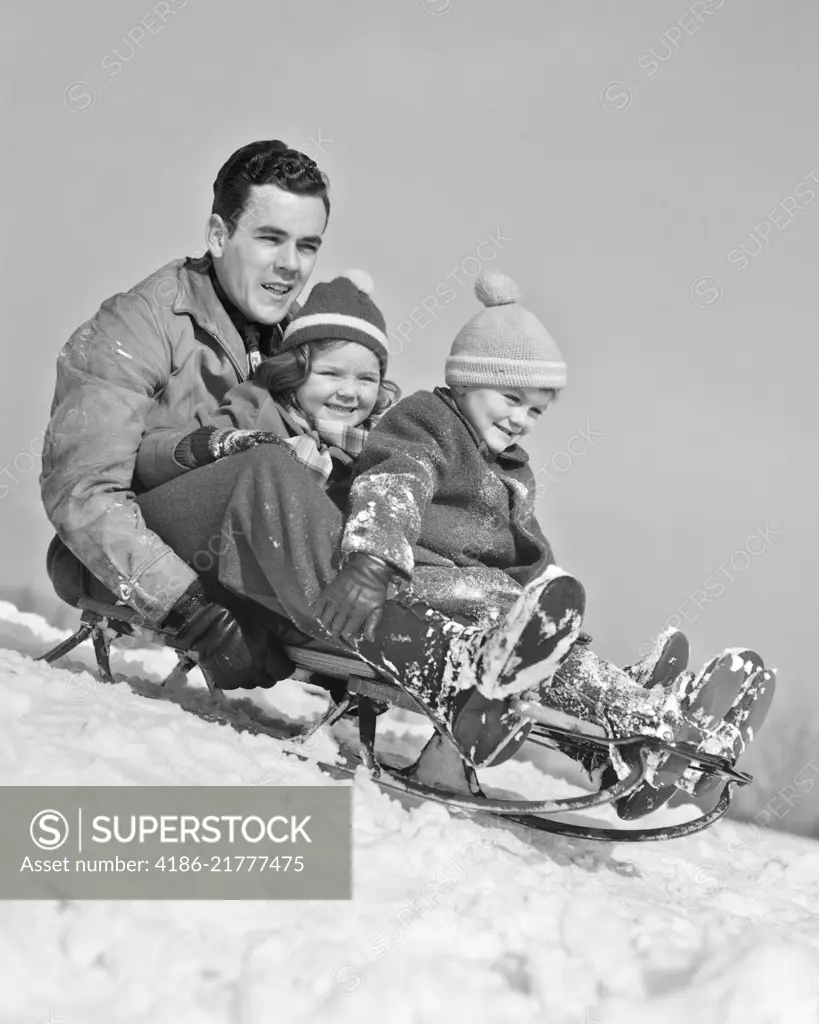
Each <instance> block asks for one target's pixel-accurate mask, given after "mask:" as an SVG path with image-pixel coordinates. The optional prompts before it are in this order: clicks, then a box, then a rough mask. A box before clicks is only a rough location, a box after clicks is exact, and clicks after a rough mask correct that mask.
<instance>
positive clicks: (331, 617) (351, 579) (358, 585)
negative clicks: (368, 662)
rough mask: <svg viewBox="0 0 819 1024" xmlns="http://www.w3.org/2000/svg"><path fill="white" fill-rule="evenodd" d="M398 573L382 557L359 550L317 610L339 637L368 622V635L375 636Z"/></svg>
mask: <svg viewBox="0 0 819 1024" xmlns="http://www.w3.org/2000/svg"><path fill="white" fill-rule="evenodd" d="M395 575H396V572H395V569H393V568H392V566H390V565H387V563H386V562H384V561H383V560H382V559H380V558H376V557H375V556H374V555H367V554H365V553H364V552H363V551H357V552H356V553H355V554H353V555H351V556H350V558H349V559H348V560H347V562H346V563H345V565H344V567H343V569H342V570H341V571H340V572H339V574H338V576H336V578H335V579H334V580H332V581H331V582H330V583H328V584H327V586H326V587H325V588H324V589H323V590H322V592H321V593H320V594H319V596H318V597H317V598H316V600H315V602H314V604H313V612H314V613H315V615H316V617H317V618H318V619H319V621H320V622H321V624H322V625H323V626H324V628H325V629H326V630H327V631H328V632H329V633H330V635H331V636H333V637H335V638H336V639H338V638H339V637H341V636H344V638H345V639H346V640H350V639H352V638H353V637H355V636H357V635H358V634H359V633H360V631H361V627H362V625H365V624H366V628H365V630H364V638H365V639H366V640H370V641H372V640H375V629H376V627H377V626H378V623H379V622H380V620H381V611H382V609H383V607H384V603H385V602H386V600H387V589H388V587H389V585H390V583H392V581H393V579H394V577H395Z"/></svg>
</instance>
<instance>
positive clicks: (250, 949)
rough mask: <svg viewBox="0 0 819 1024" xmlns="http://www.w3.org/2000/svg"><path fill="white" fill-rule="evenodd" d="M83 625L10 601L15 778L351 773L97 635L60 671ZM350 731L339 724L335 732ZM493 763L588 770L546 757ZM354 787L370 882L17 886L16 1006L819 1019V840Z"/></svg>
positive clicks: (513, 1017) (415, 734)
mask: <svg viewBox="0 0 819 1024" xmlns="http://www.w3.org/2000/svg"><path fill="white" fill-rule="evenodd" d="M63 635H64V634H63V633H62V632H61V631H59V630H54V629H53V628H52V627H49V626H47V625H46V624H45V623H44V622H43V620H42V619H40V618H39V617H38V616H35V615H26V614H22V613H20V612H18V611H17V609H16V608H14V606H12V605H9V604H5V603H0V646H2V647H4V648H8V649H5V650H0V693H2V703H3V714H2V716H0V781H2V783H3V784H4V785H18V784H21V785H54V786H61V785H92V784H94V785H147V784H153V785H157V784H173V785H203V784H204V785H237V784H242V785H288V784H290V785H292V784H299V785H349V784H350V783H348V782H339V781H337V780H334V779H331V778H329V777H328V776H326V775H324V774H322V773H321V772H320V771H319V770H318V768H317V767H316V766H315V765H313V764H310V763H307V762H304V761H302V760H300V759H298V758H296V757H293V756H291V755H288V754H286V753H284V752H283V750H282V747H281V746H280V745H279V744H277V743H276V742H275V741H273V740H272V739H270V738H268V737H264V736H258V735H251V734H249V733H243V732H239V731H235V730H233V729H231V728H226V727H222V726H219V725H217V724H213V723H210V722H206V721H203V720H202V719H200V718H197V717H196V716H195V715H192V714H189V713H187V712H186V711H184V710H183V709H182V708H181V707H179V706H178V705H176V704H174V703H171V702H165V701H152V700H145V699H143V698H141V697H140V696H138V695H137V693H135V692H134V689H133V688H132V686H131V685H129V684H128V683H122V684H119V685H116V686H104V685H102V684H100V683H99V682H98V681H97V680H96V678H95V676H94V675H93V674H91V673H90V672H89V671H84V670H83V666H85V668H86V669H88V668H90V666H91V665H92V654H91V652H90V650H86V649H84V648H85V647H87V646H88V645H84V648H81V649H79V650H78V652H75V655H72V659H71V660H70V661H69V660H68V659H66V661H65V662H63V663H61V666H60V667H59V668H49V667H48V666H45V665H43V664H36V663H34V662H33V661H32V660H31V658H30V657H29V655H34V654H39V653H42V652H43V651H44V650H45V649H47V647H48V646H49V644H54V643H55V642H56V641H57V640H58V639H60V638H61V637H62V636H63ZM173 662H174V659H173V657H172V656H171V655H170V654H169V653H168V652H166V651H156V650H154V651H137V650H131V651H125V652H123V653H121V654H118V655H117V656H116V657H115V658H114V659H113V661H112V666H113V668H114V671H115V673H118V674H123V675H127V676H128V677H129V679H130V680H132V681H133V680H139V679H143V680H145V679H147V680H151V679H153V680H155V679H158V678H160V677H161V676H162V675H164V674H165V672H166V671H167V670H168V669H169V668H170V667H172V665H173ZM66 666H69V667H66ZM139 686H140V683H139V682H133V687H134V688H136V689H137V690H138V689H139ZM209 700H210V697H209V695H208V694H207V691H206V690H205V689H204V687H202V701H203V703H207V701H209ZM254 700H257V701H258V702H259V703H260V704H262V705H263V706H264V707H265V709H266V710H268V711H275V712H276V713H278V714H279V715H280V716H286V717H287V718H290V719H293V720H302V719H308V718H310V717H312V716H313V715H314V714H315V713H316V712H317V711H318V710H319V709H320V708H321V707H322V706H323V703H324V702H323V699H322V698H321V697H320V696H319V695H317V694H315V693H311V692H308V691H307V690H305V689H304V688H303V687H301V686H299V685H298V684H296V683H289V682H286V683H282V684H280V685H279V686H277V687H276V688H275V690H273V691H271V692H270V693H268V694H264V695H261V696H259V697H255V696H254ZM346 728H349V727H348V726H346V725H345V726H342V727H341V729H342V730H343V729H346ZM340 734H341V733H338V735H340ZM382 734H383V737H382ZM427 734H428V727H426V726H425V725H424V724H423V723H421V720H420V719H418V718H417V717H412V716H406V715H405V716H404V720H401V719H400V718H399V717H398V716H393V714H392V713H390V718H389V720H388V721H387V722H386V723H385V725H384V726H383V727H382V728H381V730H380V733H379V742H380V743H383V744H384V745H385V747H386V748H387V749H390V750H392V751H399V752H400V751H401V750H402V749H403V750H408V749H409V747H413V748H416V747H418V746H419V745H420V742H421V741H422V739H423V737H424V736H426V735H427ZM335 749H336V741H335V740H334V738H333V737H332V736H329V735H328V736H323V737H321V738H320V740H319V741H318V742H317V744H316V748H315V750H316V753H317V754H319V755H320V756H322V757H323V758H325V759H332V757H333V756H334V751H335ZM550 770H551V769H550ZM490 775H491V776H492V777H491V778H490ZM486 778H487V781H488V782H490V784H491V785H498V786H503V787H504V788H510V789H517V790H518V791H519V792H521V793H523V794H526V795H540V796H543V795H546V794H547V793H551V794H553V795H565V794H567V793H569V792H571V791H573V789H574V783H573V782H572V781H571V780H570V779H569V778H566V777H563V775H562V773H561V772H559V771H558V772H555V773H554V774H552V775H547V774H546V773H545V771H544V765H543V764H535V763H533V762H530V763H522V764H516V763H513V764H507V765H504V766H502V767H500V768H498V769H494V770H493V773H487V776H486ZM353 785H354V789H355V825H354V841H355V851H354V856H355V860H354V878H355V889H354V899H353V900H352V901H351V902H335V903H333V902H326V903H322V902H310V903H289V902H280V903H278V902H261V901H259V902H249V901H248V902H241V901H233V902H222V903H219V902H215V901H214V902H178V903H172V902H161V901H155V902H131V903H129V902H75V901H54V902H45V901H43V902H24V901H18V902H10V903H6V904H4V905H3V909H2V914H0V964H2V975H3V979H4V983H3V985H2V986H0V1020H2V1021H3V1022H4V1024H5V1022H8V1024H24V1022H25V1024H30V1022H35V1021H51V1022H53V1024H57V1022H59V1021H63V1022H65V1024H119V1022H123V1024H125V1022H128V1024H130V1022H140V1024H143V1022H146V1021H150V1022H151V1024H165V1022H168V1024H171V1022H173V1024H188V1022H190V1024H211V1022H213V1024H223V1022H224V1024H227V1022H230V1024H267V1022H268V1021H270V1022H273V1021H275V1022H284V1024H291V1022H292V1024H296V1022H310V1024H321V1022H324V1021H328V1022H329V1021H333V1022H334V1024H346V1022H353V1021H354V1022H356V1024H361V1022H362V1021H363V1022H369V1021H377V1022H379V1024H382V1022H383V1024H386V1022H389V1024H393V1022H394V1024H426V1022H433V1021H439V1020H442V1019H443V1020H447V1021H449V1022H452V1024H456V1022H464V1024H472V1022H484V1021H485V1022H492V1024H494V1022H501V1024H503V1022H507V1021H508V1022H515V1024H529V1022H532V1024H535V1022H537V1024H544V1022H546V1024H552V1022H554V1024H593V1022H598V1024H626V1022H629V1024H642V1022H645V1024H648V1022H651V1024H657V1022H662V1024H666V1022H668V1024H678V1022H679V1024H683V1022H686V1024H687V1022H689V1021H692V1020H696V1021H697V1022H698V1024H755V1022H758V1024H763V1022H764V1024H774V1022H780V1021H781V1022H782V1024H785V1022H787V1024H809V1022H813V1024H815V1022H819V845H817V844H816V843H813V842H811V841H809V840H804V839H797V838H794V837H791V836H787V835H784V834H782V833H774V832H766V831H765V830H761V829H757V828H756V827H754V826H748V825H741V824H736V823H734V822H725V821H723V822H720V823H718V824H717V825H716V826H714V827H713V828H711V829H710V830H708V831H707V832H705V833H702V834H700V835H698V836H691V837H689V838H686V839H681V840H675V841H672V842H669V843H656V844H652V843H646V844H637V845H628V844H622V843H621V844H606V843H591V842H585V841H574V840H567V839H564V838H561V837H553V836H547V835H542V834H539V835H533V834H531V833H529V832H527V831H526V830H524V829H521V828H518V827H516V826H505V827H500V826H497V825H495V824H493V823H492V822H491V821H487V820H485V819H474V820H470V819H466V818H459V817H454V816H452V815H450V814H449V813H448V811H447V810H446V809H444V808H443V807H441V806H438V805H434V804H429V803H423V804H422V803H419V802H417V801H407V802H404V803H402V802H400V801H399V800H397V799H395V798H393V797H392V796H388V795H386V794H385V793H384V792H382V791H381V790H380V789H379V788H378V787H377V786H375V785H374V784H373V783H372V782H371V781H369V780H368V779H367V778H366V777H365V776H364V775H363V774H360V776H359V777H358V778H356V780H355V782H354V784H353ZM593 813H594V814H595V815H597V816H598V817H599V818H600V819H603V820H605V821H607V822H609V823H614V822H615V821H616V819H615V818H614V816H613V814H612V812H610V811H608V810H607V809H606V810H603V811H594V812H593ZM665 815H666V818H665V820H670V819H671V818H672V817H673V818H674V819H676V820H681V819H683V818H685V817H688V816H690V808H679V809H677V810H675V811H672V812H665ZM655 817H656V818H658V819H659V818H661V815H660V814H658V815H656V816H655ZM656 823H658V824H659V823H660V822H659V821H657V822H656Z"/></svg>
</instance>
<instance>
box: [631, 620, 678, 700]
mask: <svg viewBox="0 0 819 1024" xmlns="http://www.w3.org/2000/svg"><path fill="white" fill-rule="evenodd" d="M690 654H691V648H690V645H689V643H688V637H687V636H686V635H685V633H681V632H680V631H679V630H676V631H675V632H674V633H672V634H671V636H669V638H668V639H667V640H666V642H665V644H664V645H663V648H662V650H661V651H660V654H659V656H658V657H657V660H656V662H655V663H654V665H653V666H652V668H651V671H650V672H648V673H647V674H644V673H640V672H638V671H636V669H637V666H636V665H629V666H628V667H627V668H625V669H624V671H625V672H627V673H628V674H629V675H630V676H631V678H632V679H633V680H634V681H635V683H638V684H639V685H640V686H642V687H643V688H644V689H646V690H651V689H653V688H654V687H655V686H669V685H670V684H671V683H673V682H674V680H675V679H677V678H678V677H679V675H680V674H681V673H682V672H684V671H685V669H686V668H687V667H688V658H689V656H690Z"/></svg>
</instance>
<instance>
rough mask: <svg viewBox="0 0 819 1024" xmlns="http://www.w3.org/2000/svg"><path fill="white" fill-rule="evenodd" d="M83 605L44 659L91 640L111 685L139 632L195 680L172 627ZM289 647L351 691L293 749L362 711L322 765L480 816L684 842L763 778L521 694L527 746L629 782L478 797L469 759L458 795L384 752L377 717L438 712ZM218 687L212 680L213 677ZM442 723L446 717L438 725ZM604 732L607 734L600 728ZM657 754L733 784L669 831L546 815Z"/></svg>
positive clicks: (569, 808) (325, 652) (613, 789)
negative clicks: (615, 764) (344, 754)
mask: <svg viewBox="0 0 819 1024" xmlns="http://www.w3.org/2000/svg"><path fill="white" fill-rule="evenodd" d="M78 607H79V608H80V610H81V611H82V616H81V619H80V625H79V628H78V629H77V630H76V632H75V633H74V634H73V635H72V636H70V637H68V638H67V639H66V640H64V641H62V642H61V643H59V644H58V645H57V646H56V647H54V648H52V649H51V650H50V651H48V652H47V653H46V654H43V655H41V656H40V657H39V658H38V659H37V660H38V661H45V662H46V663H48V664H53V663H54V662H56V661H58V660H59V659H60V658H62V657H64V656H65V655H67V654H68V653H70V652H71V651H72V650H74V648H75V647H77V646H78V645H79V644H81V643H82V642H83V641H85V640H87V639H89V638H90V639H91V641H92V644H93V647H94V654H95V657H96V661H97V668H98V671H99V676H100V679H101V680H102V682H104V683H114V682H116V680H115V679H114V676H113V674H112V672H111V664H110V656H109V651H110V644H111V642H112V641H113V640H116V639H118V638H120V637H126V636H127V637H134V638H138V639H142V640H145V641H147V642H149V643H155V644H159V645H161V646H166V647H170V648H171V649H173V650H175V651H176V654H177V657H178V664H177V666H176V667H175V668H174V669H173V671H172V672H171V673H170V674H169V675H168V677H167V678H166V679H165V680H164V681H163V682H162V683H161V684H159V686H160V687H164V688H165V689H166V690H167V691H170V690H173V689H175V688H177V687H179V686H184V685H185V677H186V676H187V673H188V672H189V671H190V670H191V668H193V667H194V666H195V665H196V663H197V658H196V655H195V654H194V653H193V652H192V651H189V650H186V649H184V648H183V647H180V646H179V644H178V643H176V642H175V641H174V638H173V637H172V636H171V635H170V634H169V633H163V631H162V630H161V629H159V628H157V627H156V626H154V625H151V624H149V623H146V622H145V621H144V620H142V619H140V617H139V615H138V613H137V612H135V611H134V610H133V609H131V608H128V607H125V606H122V605H114V604H111V605H108V604H101V603H99V602H96V601H91V600H88V599H81V600H80V601H79V603H78ZM285 651H286V652H287V654H288V656H289V657H290V659H291V661H292V662H293V663H294V665H295V666H296V670H295V672H294V673H293V675H292V678H293V679H296V680H298V681H301V682H305V683H311V682H312V681H314V680H322V681H321V682H318V685H319V686H322V688H323V689H326V688H327V686H326V680H327V679H328V678H329V679H336V680H338V681H339V683H340V684H341V686H343V687H344V691H343V695H342V696H340V698H339V699H338V700H336V699H334V698H333V696H332V694H331V700H330V706H329V707H328V709H327V711H326V712H325V713H324V714H323V715H322V716H321V717H320V718H319V719H318V720H317V721H316V722H315V723H313V724H312V725H310V726H309V727H308V728H307V729H306V730H304V731H303V732H301V733H299V734H298V735H297V736H295V737H292V736H287V735H284V734H283V735H282V736H281V737H280V738H281V739H282V740H284V741H286V742H287V743H288V744H289V745H290V746H289V749H288V752H292V753H294V754H296V755H297V756H300V757H304V758H305V759H306V760H315V759H314V758H310V757H309V756H308V755H307V754H306V753H305V752H303V749H302V752H300V748H305V744H306V743H307V741H308V740H309V739H310V738H311V737H312V736H314V735H315V734H316V733H317V732H318V730H320V729H322V728H324V727H329V726H332V725H333V724H334V723H336V722H338V721H339V720H340V719H341V718H342V717H343V716H345V715H355V716H356V717H357V719H358V733H359V740H360V744H361V752H360V755H359V757H360V761H359V763H358V764H355V763H353V764H348V765H347V766H345V767H344V768H342V769H339V766H337V765H333V766H329V765H324V764H322V763H321V762H318V764H319V767H323V768H326V769H327V770H331V771H333V773H338V772H339V770H340V771H341V772H342V773H343V774H352V773H353V772H354V771H355V770H356V768H357V767H359V766H360V765H361V764H363V765H364V767H365V768H366V769H367V770H368V772H369V774H370V776H371V777H372V778H373V779H374V781H376V782H377V783H378V784H379V785H381V786H384V787H386V788H388V789H392V790H396V791H398V792H403V793H407V794H411V795H413V796H416V797H420V798H422V799H425V800H434V801H436V802H438V803H442V804H445V805H446V806H448V807H450V808H452V809H453V810H459V811H464V812H467V813H470V814H476V813H477V814H488V815H494V816H496V817H501V818H503V819H504V820H505V821H512V822H516V823H518V824H521V825H524V826H526V827H528V828H532V829H536V830H538V831H542V832H550V833H557V834H559V835H564V836H570V837H573V838H579V839H590V840H600V841H607V842H642V841H646V840H660V839H676V838H679V837H681V836H686V835H691V834H693V833H695V832H700V831H702V830H703V829H705V828H708V827H709V826H710V825H712V824H713V823H714V822H715V821H718V820H719V819H720V818H721V817H722V816H723V815H724V814H725V813H726V811H727V810H728V807H729V806H730V802H731V796H732V786H733V785H738V786H747V785H749V784H751V783H752V782H753V778H752V776H750V775H748V774H747V773H744V772H740V771H737V770H736V769H735V768H734V767H733V766H732V765H731V762H730V761H729V760H728V759H727V758H724V757H719V756H716V755H713V754H707V753H702V752H698V751H697V750H696V748H695V747H691V746H687V745H685V744H682V743H676V744H675V743H669V742H666V741H665V740H662V739H659V738H658V737H656V736H648V735H632V736H626V737H620V738H614V737H611V736H606V735H605V734H603V733H602V730H597V727H595V726H590V725H589V724H588V723H582V722H580V721H578V720H574V719H568V716H565V715H562V714H561V713H559V712H554V711H551V710H549V709H547V708H544V707H542V706H540V705H538V704H534V703H532V702H530V701H526V700H523V699H518V700H514V701H513V702H512V710H513V711H514V712H515V713H516V714H518V715H520V716H521V717H522V718H523V719H525V720H527V721H528V722H530V723H531V729H530V731H529V733H528V736H527V738H526V740H525V743H532V744H535V745H537V746H543V747H547V748H551V749H554V744H555V741H562V742H563V743H564V744H565V742H566V741H568V742H570V743H571V744H573V745H577V746H580V747H586V748H587V749H588V748H594V749H597V750H602V751H604V752H608V751H609V750H610V749H611V747H617V748H618V749H619V753H620V755H621V757H622V758H623V760H624V762H625V763H626V764H629V765H631V772H630V774H629V775H628V777H627V778H624V779H619V780H618V781H616V782H615V783H614V784H612V785H610V786H608V787H606V788H601V789H600V790H599V791H598V792H596V793H586V794H583V795H581V796H574V797H566V798H562V799H556V800H521V799H499V798H490V797H486V796H483V795H482V794H481V795H472V794H479V793H480V789H479V784H478V780H477V775H476V772H475V769H474V768H473V767H472V766H471V765H469V764H468V763H467V762H466V761H463V772H464V780H465V782H466V786H465V789H466V790H467V791H466V792H450V791H448V790H446V789H444V788H439V787H436V786H432V785H427V784H423V783H421V782H418V781H416V780H414V779H412V778H411V777H409V776H408V775H407V774H406V771H405V769H403V768H401V767H400V766H396V765H390V764H388V763H386V762H385V761H383V760H381V759H379V758H378V756H377V755H376V751H375V740H376V729H377V719H378V715H379V714H380V713H381V712H383V711H385V710H387V709H388V708H402V709H404V710H407V711H412V712H415V713H417V714H421V715H423V716H424V717H425V718H427V719H429V716H428V715H427V714H426V712H425V711H424V709H423V708H422V707H421V705H420V704H418V703H417V702H416V701H415V700H414V698H413V697H412V696H411V695H410V694H409V693H407V692H405V691H404V690H403V689H401V688H400V687H399V686H396V685H395V684H394V683H392V682H390V681H389V680H387V679H385V678H384V677H383V676H381V675H380V674H379V673H378V672H376V671H375V670H374V669H373V668H371V667H370V666H369V665H367V664H366V663H364V662H363V661H360V660H359V659H358V658H356V657H355V656H353V655H346V654H340V653H339V652H338V651H337V650H332V649H321V648H314V647H293V646H286V647H285ZM208 685H209V686H210V683H209V684H208ZM339 690H340V688H339ZM211 694H212V695H213V696H214V697H215V698H217V699H219V698H221V697H222V691H220V690H218V688H215V687H211ZM433 724H436V723H434V722H433ZM436 728H437V724H436ZM597 732H599V733H600V734H599V735H598V734H597ZM654 753H666V754H676V755H679V756H681V757H683V758H685V759H686V760H687V761H688V763H689V765H690V766H691V767H692V768H694V769H696V770H697V771H698V772H700V773H701V775H702V777H703V778H706V779H710V780H715V781H716V782H717V786H718V785H719V783H722V785H723V789H722V792H721V794H720V797H719V799H718V801H717V803H716V805H715V806H714V807H713V808H712V809H711V810H709V811H706V812H704V813H702V814H701V815H700V816H699V817H697V818H694V819H692V820H691V821H687V822H682V823H680V824H676V825H668V826H664V827H660V828H640V829H620V828H601V827H597V826H593V825H586V824H576V823H572V822H566V821H562V820H556V819H555V818H553V817H546V816H552V815H563V814H566V813H570V812H578V811H587V810H589V809H591V808H593V807H599V806H601V805H604V804H609V803H612V802H613V801H615V800H619V799H620V798H621V797H625V796H628V795H629V794H630V793H633V792H634V790H636V789H637V787H638V786H640V785H641V784H642V783H643V782H644V781H645V780H646V776H647V772H648V770H649V758H650V757H651V755H652V754H654ZM469 790H471V792H469Z"/></svg>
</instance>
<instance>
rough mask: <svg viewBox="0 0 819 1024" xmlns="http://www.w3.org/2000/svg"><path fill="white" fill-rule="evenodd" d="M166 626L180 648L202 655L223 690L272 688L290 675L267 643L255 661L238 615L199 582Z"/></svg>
mask: <svg viewBox="0 0 819 1024" xmlns="http://www.w3.org/2000/svg"><path fill="white" fill-rule="evenodd" d="M162 625H163V627H164V628H165V629H172V630H173V631H174V639H175V640H176V642H177V643H179V644H180V646H182V647H184V648H186V649H190V650H193V651H195V652H196V653H197V654H198V655H199V667H200V668H201V669H202V672H203V673H204V675H205V677H206V678H207V680H208V682H209V683H210V684H212V685H213V686H218V687H219V689H220V690H237V689H248V690H252V689H254V688H255V687H257V686H262V687H270V686H272V685H273V684H274V683H275V682H276V681H277V680H278V679H282V678H284V677H285V675H286V674H287V671H286V668H287V666H288V664H289V663H288V662H286V661H285V662H284V665H282V664H281V661H282V658H283V652H282V654H281V655H279V653H278V652H277V651H276V650H275V648H268V646H267V645H266V644H264V651H262V652H260V651H256V655H257V656H256V657H255V658H254V656H253V653H251V647H250V646H249V643H248V638H247V637H246V636H245V634H244V632H243V630H242V627H241V626H240V625H239V622H238V621H237V619H236V617H235V616H234V614H233V613H232V612H231V611H229V610H228V609H227V608H225V607H224V606H222V605H220V604H216V603H215V602H213V601H211V600H210V598H209V597H208V596H207V594H206V593H205V588H204V587H203V586H202V584H201V582H199V581H198V580H196V581H195V582H194V583H192V584H191V585H190V586H189V587H188V589H187V590H186V591H185V593H184V594H183V595H182V597H180V598H179V600H178V601H177V602H176V604H175V605H174V606H173V608H172V609H171V611H170V612H169V613H168V615H167V616H166V617H165V619H164V621H163V623H162ZM253 646H254V647H256V648H258V647H259V645H258V644H254V645H253ZM260 654H261V656H260ZM283 668H284V669H285V671H284V674H283V673H282V669H283Z"/></svg>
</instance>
